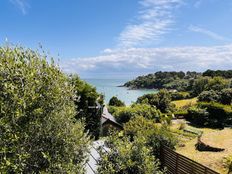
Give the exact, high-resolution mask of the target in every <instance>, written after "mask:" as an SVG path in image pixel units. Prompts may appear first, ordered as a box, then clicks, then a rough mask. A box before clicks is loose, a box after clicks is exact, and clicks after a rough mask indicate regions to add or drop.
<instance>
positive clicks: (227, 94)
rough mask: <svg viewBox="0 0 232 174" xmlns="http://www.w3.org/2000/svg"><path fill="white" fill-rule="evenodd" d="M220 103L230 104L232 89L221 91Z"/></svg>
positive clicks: (231, 102)
mask: <svg viewBox="0 0 232 174" xmlns="http://www.w3.org/2000/svg"><path fill="white" fill-rule="evenodd" d="M221 103H222V104H225V105H231V104H232V88H227V89H223V90H222V92H221Z"/></svg>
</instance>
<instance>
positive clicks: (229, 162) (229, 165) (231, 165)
mask: <svg viewBox="0 0 232 174" xmlns="http://www.w3.org/2000/svg"><path fill="white" fill-rule="evenodd" d="M223 164H224V167H225V168H226V169H227V170H228V174H231V173H232V155H229V156H226V157H225V158H224V160H223Z"/></svg>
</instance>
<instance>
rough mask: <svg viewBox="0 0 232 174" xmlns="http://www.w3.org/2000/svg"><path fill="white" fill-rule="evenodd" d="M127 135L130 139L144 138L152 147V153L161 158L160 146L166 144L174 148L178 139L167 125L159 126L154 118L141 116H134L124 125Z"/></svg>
mask: <svg viewBox="0 0 232 174" xmlns="http://www.w3.org/2000/svg"><path fill="white" fill-rule="evenodd" d="M124 132H125V135H127V136H129V137H130V139H132V140H133V139H134V137H137V138H144V140H143V141H144V142H145V144H146V146H148V147H150V148H151V149H152V154H153V155H154V156H155V157H156V158H159V157H160V156H159V155H160V153H159V152H160V147H161V145H165V146H167V147H169V148H171V149H174V147H175V145H176V143H177V140H176V138H175V137H174V135H173V134H172V133H171V132H170V131H169V129H168V128H167V127H166V126H162V127H159V126H158V125H157V124H156V122H155V121H154V120H149V119H146V118H144V117H141V116H137V117H134V118H132V119H131V120H130V121H129V122H127V123H126V124H125V125H124Z"/></svg>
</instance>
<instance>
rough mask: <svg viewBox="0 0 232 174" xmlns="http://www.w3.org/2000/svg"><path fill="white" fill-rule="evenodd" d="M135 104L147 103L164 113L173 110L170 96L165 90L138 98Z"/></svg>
mask: <svg viewBox="0 0 232 174" xmlns="http://www.w3.org/2000/svg"><path fill="white" fill-rule="evenodd" d="M136 103H147V104H149V105H152V106H155V107H156V108H157V109H159V110H160V111H161V112H164V113H167V112H170V111H172V110H173V108H174V106H173V104H172V103H171V95H170V93H169V92H168V91H167V90H166V89H163V90H160V91H159V92H158V93H157V94H145V95H143V96H141V97H139V98H138V99H137V101H136Z"/></svg>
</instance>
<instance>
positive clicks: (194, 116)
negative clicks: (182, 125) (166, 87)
mask: <svg viewBox="0 0 232 174" xmlns="http://www.w3.org/2000/svg"><path fill="white" fill-rule="evenodd" d="M208 117H209V113H208V112H207V110H206V109H205V108H199V107H191V108H189V109H188V116H187V117H186V119H187V120H189V121H191V122H193V123H194V124H196V125H198V126H206V125H207V121H208V120H209V118H208Z"/></svg>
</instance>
